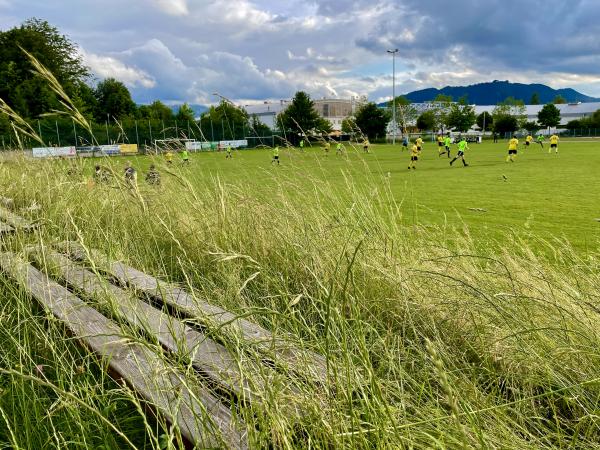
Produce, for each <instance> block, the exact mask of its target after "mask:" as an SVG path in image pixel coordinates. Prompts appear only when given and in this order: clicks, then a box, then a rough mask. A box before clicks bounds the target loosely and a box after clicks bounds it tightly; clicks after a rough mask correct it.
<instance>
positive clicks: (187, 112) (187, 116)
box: [175, 103, 196, 122]
mask: <svg viewBox="0 0 600 450" xmlns="http://www.w3.org/2000/svg"><path fill="white" fill-rule="evenodd" d="M175 119H176V120H178V121H180V122H193V121H194V120H196V117H195V113H194V110H193V109H192V108H190V105H188V104H187V103H184V104H183V105H181V106H180V107H179V109H178V110H177V114H176V115H175Z"/></svg>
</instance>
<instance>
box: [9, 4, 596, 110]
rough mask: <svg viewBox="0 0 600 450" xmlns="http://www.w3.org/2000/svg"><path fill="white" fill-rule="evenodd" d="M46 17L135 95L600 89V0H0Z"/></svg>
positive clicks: (258, 97) (246, 97)
mask: <svg viewBox="0 0 600 450" xmlns="http://www.w3.org/2000/svg"><path fill="white" fill-rule="evenodd" d="M31 17H37V18H40V19H44V20H47V21H48V22H50V23H51V24H52V25H54V26H56V27H58V28H59V30H60V31H61V32H62V33H64V34H66V35H67V36H69V37H70V38H71V40H73V41H74V42H76V43H77V44H78V45H79V47H80V51H81V53H82V55H83V57H84V59H85V62H86V64H87V65H88V66H89V67H90V68H91V69H92V73H93V74H94V77H95V78H96V79H97V80H101V79H104V78H107V77H114V78H117V79H119V80H121V81H123V82H124V83H125V84H126V85H127V86H128V87H129V88H130V90H131V92H132V95H133V98H134V100H135V101H136V102H138V103H149V102H152V101H153V100H156V99H159V100H162V101H164V102H166V103H169V104H180V103H183V102H188V103H193V104H212V103H215V102H216V101H217V98H216V97H215V96H214V95H213V93H215V92H218V93H220V94H221V95H223V96H225V97H227V98H229V99H232V100H234V101H236V102H241V103H245V104H251V103H256V102H258V101H263V100H279V99H288V98H290V97H292V96H293V94H294V92H296V91H297V90H305V91H307V92H308V93H309V94H310V95H311V96H312V97H313V98H322V97H340V98H350V97H352V96H357V95H367V96H368V97H369V98H370V99H371V100H374V101H382V100H385V99H389V98H391V95H392V84H393V82H392V57H391V55H390V54H388V53H387V52H386V50H389V49H396V48H397V49H398V53H397V56H396V93H397V94H402V93H407V92H410V91H413V90H416V89H424V88H429V87H437V88H442V87H444V86H447V85H464V84H473V83H478V82H486V81H492V80H510V81H513V82H524V83H544V84H548V85H550V86H552V87H554V88H564V87H572V88H575V89H578V90H580V91H581V92H583V93H584V94H588V95H592V96H596V97H600V39H598V36H599V35H600V0H486V1H481V0H452V1H450V0H445V1H444V0H312V1H311V0H307V1H301V0H93V1H90V0H51V1H49V0H0V29H2V30H5V29H8V28H10V27H13V26H16V25H18V24H20V23H22V22H23V21H24V20H26V19H28V18H31Z"/></svg>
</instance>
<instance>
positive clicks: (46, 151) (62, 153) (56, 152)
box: [32, 147, 77, 158]
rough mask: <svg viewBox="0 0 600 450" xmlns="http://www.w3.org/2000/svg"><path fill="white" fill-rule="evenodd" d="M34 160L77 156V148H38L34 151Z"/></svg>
mask: <svg viewBox="0 0 600 450" xmlns="http://www.w3.org/2000/svg"><path fill="white" fill-rule="evenodd" d="M32 153H33V157H34V158H60V157H63V158H67V157H71V156H76V155H77V150H76V149H75V147H37V148H33V149H32Z"/></svg>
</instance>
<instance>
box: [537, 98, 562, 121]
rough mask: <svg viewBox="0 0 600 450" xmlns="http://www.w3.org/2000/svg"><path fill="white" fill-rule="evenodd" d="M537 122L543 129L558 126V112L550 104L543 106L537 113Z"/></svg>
mask: <svg viewBox="0 0 600 450" xmlns="http://www.w3.org/2000/svg"><path fill="white" fill-rule="evenodd" d="M538 122H539V123H540V125H542V126H543V127H555V126H557V125H558V124H560V110H559V109H558V108H557V107H556V106H555V105H554V104H552V103H548V104H547V105H544V107H543V108H542V110H541V111H540V112H539V113H538Z"/></svg>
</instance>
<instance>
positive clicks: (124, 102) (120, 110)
mask: <svg viewBox="0 0 600 450" xmlns="http://www.w3.org/2000/svg"><path fill="white" fill-rule="evenodd" d="M94 97H96V101H97V102H98V105H97V108H96V114H95V115H96V120H98V121H104V120H106V118H107V117H110V118H112V119H116V120H121V119H124V118H126V117H130V116H133V115H134V114H135V112H136V105H135V103H134V102H133V100H132V99H131V94H130V93H129V89H127V87H126V86H125V85H124V84H123V83H121V82H120V81H117V80H115V79H114V78H107V79H106V80H104V81H101V82H100V83H98V86H97V87H96V89H95V90H94Z"/></svg>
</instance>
